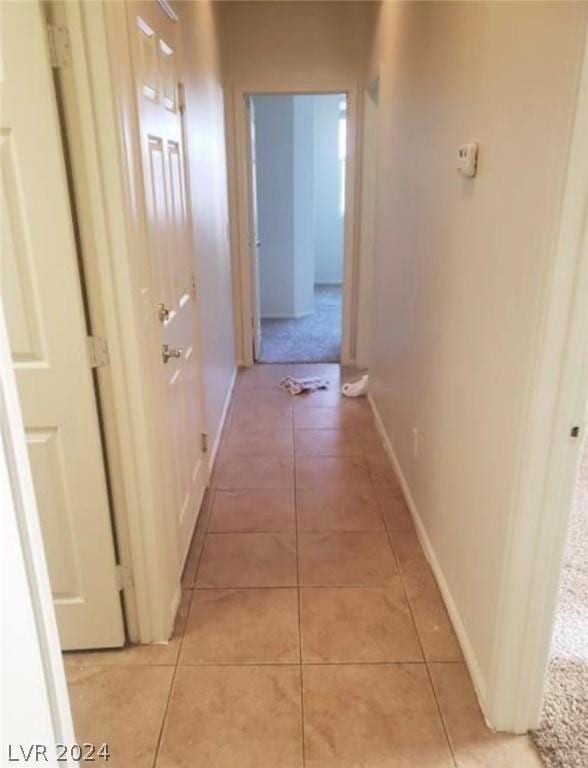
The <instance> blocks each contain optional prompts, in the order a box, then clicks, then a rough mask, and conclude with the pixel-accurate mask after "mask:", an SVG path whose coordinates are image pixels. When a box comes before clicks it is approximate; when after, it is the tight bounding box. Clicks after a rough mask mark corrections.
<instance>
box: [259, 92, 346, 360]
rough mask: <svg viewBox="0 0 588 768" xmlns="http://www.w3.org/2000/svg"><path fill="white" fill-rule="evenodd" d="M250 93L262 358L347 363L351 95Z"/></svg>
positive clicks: (260, 353)
mask: <svg viewBox="0 0 588 768" xmlns="http://www.w3.org/2000/svg"><path fill="white" fill-rule="evenodd" d="M246 98H247V102H248V103H247V107H248V114H249V127H250V154H249V161H250V162H249V168H250V189H251V211H250V216H251V222H250V249H251V264H252V271H253V274H252V281H251V282H252V291H253V296H252V307H253V330H254V339H253V352H254V354H253V357H254V360H255V361H257V362H261V363H310V362H313V363H335V362H339V361H340V360H341V346H342V327H343V312H344V310H343V303H344V302H343V295H344V290H343V283H344V230H345V227H344V223H345V208H346V164H347V144H348V139H347V135H348V131H347V96H346V94H344V93H295V94H294V93H289V94H284V93H274V94H251V95H249V96H248V97H246Z"/></svg>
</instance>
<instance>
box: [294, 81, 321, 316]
mask: <svg viewBox="0 0 588 768" xmlns="http://www.w3.org/2000/svg"><path fill="white" fill-rule="evenodd" d="M319 98H320V97H319ZM316 100H317V97H315V96H305V95H302V94H297V95H296V96H293V101H294V305H295V307H296V316H297V317H302V316H304V315H309V314H311V313H312V312H314V270H315V266H314V265H315V250H316V249H315V236H316V233H315V220H314V199H315V186H316V184H317V182H318V179H317V177H316V172H317V169H316V166H315V160H316V157H315V151H314V121H315V111H316Z"/></svg>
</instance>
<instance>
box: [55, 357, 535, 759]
mask: <svg viewBox="0 0 588 768" xmlns="http://www.w3.org/2000/svg"><path fill="white" fill-rule="evenodd" d="M288 373H300V374H305V373H313V374H315V373H316V374H323V373H324V374H325V375H327V377H328V378H329V379H330V380H331V382H332V389H330V390H328V391H326V392H319V393H314V394H312V395H308V396H304V397H300V398H296V399H293V398H292V397H291V396H290V395H288V394H286V393H283V392H281V391H280V390H279V389H278V388H277V384H278V382H279V380H280V379H281V378H282V377H283V376H284V375H286V374H288ZM339 376H340V373H339V369H338V367H337V366H334V365H332V366H328V365H327V366H325V365H318V366H277V365H265V366H257V367H255V368H253V369H251V370H248V371H244V372H242V373H241V374H240V376H239V379H238V381H237V386H236V390H235V394H234V397H233V401H232V405H231V409H230V412H229V417H228V423H227V427H226V429H225V433H224V435H223V439H222V443H221V448H220V451H219V456H218V461H217V465H216V468H215V471H214V473H213V477H212V482H211V487H210V489H209V491H208V492H207V495H206V498H205V500H204V504H203V508H202V510H201V514H200V518H199V522H198V527H197V530H196V533H195V536H194V540H193V544H192V548H191V551H190V554H189V557H188V561H187V563H186V568H185V571H184V576H183V588H184V589H183V598H182V603H181V606H180V610H179V612H178V618H177V621H176V628H175V631H174V636H173V638H172V640H171V642H170V643H169V644H168V645H158V646H135V647H129V648H126V649H123V650H120V651H103V652H91V653H83V654H82V653H75V654H66V657H65V658H66V668H67V676H68V681H69V687H70V694H71V699H72V706H73V711H74V719H75V722H76V728H77V736H78V740H84V741H93V742H97V741H98V742H102V741H108V742H109V744H110V750H111V753H112V758H111V760H110V762H109V765H110V766H112V768H117V767H118V766H120V767H121V768H154V767H155V768H233V766H234V768H301V767H302V766H306V768H360V767H361V768H445V766H448V767H449V766H459V767H460V768H474V767H475V768H514V767H515V766H516V768H531V767H536V766H540V765H541V762H540V760H539V758H538V757H537V755H536V753H535V750H534V748H533V746H532V744H531V742H530V740H529V739H528V738H527V737H513V736H505V735H499V734H493V733H491V732H490V731H489V730H488V729H487V728H486V727H485V725H484V721H483V719H482V716H481V714H480V711H479V709H478V705H477V702H476V698H475V696H474V693H473V689H472V686H471V682H470V679H469V676H468V673H467V670H466V667H465V665H464V662H463V659H462V656H461V652H460V649H459V646H458V643H457V640H456V638H455V635H454V633H453V630H452V627H451V624H450V622H449V619H448V617H447V613H446V611H445V608H444V606H443V603H442V601H441V597H440V594H439V591H438V589H437V586H436V583H435V580H434V578H433V576H432V573H431V571H430V569H429V566H428V565H427V562H426V560H425V557H424V555H423V553H422V550H421V548H420V545H419V543H418V540H417V538H416V535H415V532H414V530H413V528H412V524H411V519H410V515H409V513H408V510H407V508H406V505H405V503H404V500H403V498H402V494H401V491H400V487H399V485H398V483H397V480H396V478H395V476H394V473H393V471H392V467H391V465H390V463H389V461H388V459H387V457H386V454H385V453H384V450H383V448H382V446H381V443H380V440H379V438H378V435H377V433H376V430H375V428H374V425H373V421H372V418H371V415H370V411H369V406H368V403H367V402H366V401H365V400H357V401H353V400H344V399H342V398H341V397H340V396H339V395H338V392H337V388H338V386H339V383H340V382H339Z"/></svg>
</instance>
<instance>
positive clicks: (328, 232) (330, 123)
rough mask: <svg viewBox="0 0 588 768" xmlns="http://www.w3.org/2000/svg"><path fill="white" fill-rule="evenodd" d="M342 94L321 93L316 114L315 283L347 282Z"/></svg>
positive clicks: (317, 101) (316, 105)
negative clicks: (340, 123) (342, 200)
mask: <svg viewBox="0 0 588 768" xmlns="http://www.w3.org/2000/svg"><path fill="white" fill-rule="evenodd" d="M343 98H344V96H342V95H341V94H337V93H329V94H324V95H322V96H317V97H316V101H315V115H314V118H315V119H314V141H315V157H316V161H315V179H316V183H315V189H314V221H315V227H314V275H315V283H317V284H321V283H331V284H335V285H336V284H341V283H342V282H343V213H342V211H341V187H342V179H341V173H340V160H339V115H340V110H339V104H340V102H341V100H342V99H343Z"/></svg>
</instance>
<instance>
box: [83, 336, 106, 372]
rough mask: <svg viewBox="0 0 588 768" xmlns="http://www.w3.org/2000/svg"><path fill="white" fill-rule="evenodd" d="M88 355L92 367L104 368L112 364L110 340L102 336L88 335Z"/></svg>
mask: <svg viewBox="0 0 588 768" xmlns="http://www.w3.org/2000/svg"><path fill="white" fill-rule="evenodd" d="M88 355H89V357H90V367H91V368H104V366H105V365H109V364H110V358H109V356H108V342H107V341H106V339H103V338H102V336H88Z"/></svg>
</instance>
